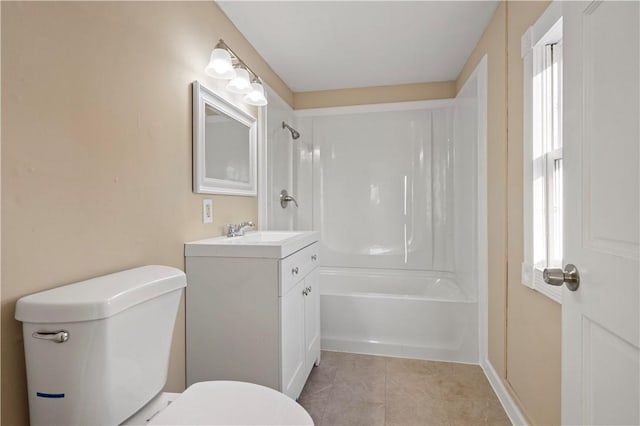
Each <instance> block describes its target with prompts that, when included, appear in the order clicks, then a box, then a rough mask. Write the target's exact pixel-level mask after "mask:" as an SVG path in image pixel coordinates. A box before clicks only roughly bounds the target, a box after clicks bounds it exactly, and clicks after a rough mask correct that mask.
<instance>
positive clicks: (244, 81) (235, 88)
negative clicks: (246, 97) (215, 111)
mask: <svg viewBox="0 0 640 426" xmlns="http://www.w3.org/2000/svg"><path fill="white" fill-rule="evenodd" d="M235 71H236V76H235V77H234V78H233V79H232V80H231V81H230V82H229V84H227V90H228V91H230V92H233V93H249V92H251V90H252V89H251V80H250V78H249V72H248V71H247V70H246V69H244V68H237V69H236V70H235Z"/></svg>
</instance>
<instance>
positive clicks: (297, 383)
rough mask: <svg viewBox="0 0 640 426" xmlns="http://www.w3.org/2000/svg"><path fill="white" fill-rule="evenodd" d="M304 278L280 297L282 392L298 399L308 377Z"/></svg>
mask: <svg viewBox="0 0 640 426" xmlns="http://www.w3.org/2000/svg"><path fill="white" fill-rule="evenodd" d="M304 289H305V284H304V280H302V281H300V282H298V284H296V285H295V286H294V287H293V288H292V289H291V290H289V292H288V293H287V294H285V295H284V296H282V297H281V298H280V318H281V324H280V328H281V336H282V392H283V393H284V394H286V395H288V396H290V397H291V398H293V399H297V398H298V396H299V395H300V392H301V391H302V387H303V386H304V382H305V380H306V378H307V376H306V374H305V372H306V369H305V341H304V331H305V330H304V320H305V318H304V308H305V306H304V304H305V300H304V299H305V296H304V294H303V291H304Z"/></svg>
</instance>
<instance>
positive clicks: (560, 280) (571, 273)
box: [542, 263, 580, 291]
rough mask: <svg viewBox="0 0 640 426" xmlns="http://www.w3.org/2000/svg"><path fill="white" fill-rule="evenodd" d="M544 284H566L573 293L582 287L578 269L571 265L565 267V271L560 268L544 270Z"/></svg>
mask: <svg viewBox="0 0 640 426" xmlns="http://www.w3.org/2000/svg"><path fill="white" fill-rule="evenodd" d="M542 278H543V279H544V282H545V283H547V284H549V285H557V286H559V285H562V284H566V285H567V288H568V289H569V290H571V291H576V290H577V289H578V287H580V274H579V273H578V268H576V266H575V265H572V264H571V263H569V264H567V266H565V267H564V271H563V270H562V269H560V268H544V271H542Z"/></svg>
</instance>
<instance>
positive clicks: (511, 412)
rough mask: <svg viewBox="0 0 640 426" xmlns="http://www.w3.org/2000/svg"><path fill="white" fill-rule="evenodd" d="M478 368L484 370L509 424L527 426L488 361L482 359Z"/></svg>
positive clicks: (520, 412) (525, 420)
mask: <svg viewBox="0 0 640 426" xmlns="http://www.w3.org/2000/svg"><path fill="white" fill-rule="evenodd" d="M480 366H481V367H482V369H483V370H484V374H485V376H487V379H488V380H489V383H490V384H491V387H492V388H493V391H494V392H495V393H496V395H497V396H498V399H499V400H500V403H501V404H502V407H503V408H504V411H505V412H506V413H507V416H509V420H511V423H513V424H514V425H518V426H520V425H522V426H528V425H529V423H528V422H527V419H526V418H525V417H524V415H523V414H522V411H520V408H518V405H517V404H516V402H515V401H514V400H513V398H512V397H511V394H510V393H509V391H508V390H507V388H506V387H505V385H504V383H502V379H500V376H498V373H497V372H496V370H495V369H494V368H493V366H492V365H491V363H490V362H489V361H488V360H486V359H483V360H480Z"/></svg>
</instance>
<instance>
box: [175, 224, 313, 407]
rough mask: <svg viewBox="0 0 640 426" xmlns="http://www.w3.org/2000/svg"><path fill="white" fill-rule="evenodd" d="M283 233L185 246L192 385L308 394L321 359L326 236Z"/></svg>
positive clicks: (253, 234) (297, 394) (262, 234)
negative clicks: (322, 244)
mask: <svg viewBox="0 0 640 426" xmlns="http://www.w3.org/2000/svg"><path fill="white" fill-rule="evenodd" d="M279 234H280V235H278V233H277V232H276V231H273V232H260V233H252V234H248V235H247V236H246V237H237V238H212V239H209V240H201V241H195V242H192V243H187V244H186V245H185V255H186V272H187V291H186V321H187V324H186V332H187V334H186V340H187V341H186V346H187V348H186V367H187V385H191V384H192V383H196V382H201V381H206V380H241V381H247V382H252V383H258V384H261V385H264V386H268V387H271V388H273V389H276V390H279V391H281V392H283V393H285V394H287V395H289V396H290V397H292V398H294V399H295V398H297V397H298V396H299V395H300V392H301V391H302V388H303V386H304V384H305V382H306V380H307V377H308V376H309V373H310V372H311V369H312V368H313V365H314V364H317V363H318V362H319V361H320V289H319V286H318V276H319V269H318V266H319V264H320V259H319V254H318V243H317V240H318V238H317V233H316V232H311V231H310V232H286V233H285V232H282V233H279ZM243 239H244V240H243ZM225 247H226V248H225Z"/></svg>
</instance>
